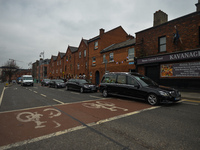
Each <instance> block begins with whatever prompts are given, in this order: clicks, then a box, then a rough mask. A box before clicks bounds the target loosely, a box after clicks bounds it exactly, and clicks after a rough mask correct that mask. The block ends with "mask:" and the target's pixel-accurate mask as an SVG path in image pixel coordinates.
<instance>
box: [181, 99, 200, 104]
mask: <svg viewBox="0 0 200 150" xmlns="http://www.w3.org/2000/svg"><path fill="white" fill-rule="evenodd" d="M182 101H187V102H194V103H200V101H195V100H188V99H183V100H182Z"/></svg>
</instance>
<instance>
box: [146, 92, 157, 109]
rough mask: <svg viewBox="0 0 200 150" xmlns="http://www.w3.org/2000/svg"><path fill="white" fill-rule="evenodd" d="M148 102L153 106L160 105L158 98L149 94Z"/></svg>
mask: <svg viewBox="0 0 200 150" xmlns="http://www.w3.org/2000/svg"><path fill="white" fill-rule="evenodd" d="M147 101H148V103H149V104H150V105H152V106H155V105H157V104H158V103H159V101H158V98H157V96H156V95H155V94H149V95H148V97H147Z"/></svg>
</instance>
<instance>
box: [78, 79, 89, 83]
mask: <svg viewBox="0 0 200 150" xmlns="http://www.w3.org/2000/svg"><path fill="white" fill-rule="evenodd" d="M78 82H79V83H80V84H86V83H88V82H87V81H86V80H78Z"/></svg>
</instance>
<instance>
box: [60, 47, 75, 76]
mask: <svg viewBox="0 0 200 150" xmlns="http://www.w3.org/2000/svg"><path fill="white" fill-rule="evenodd" d="M77 51H78V48H77V47H73V46H68V48H67V51H66V54H65V56H64V58H63V59H64V78H66V79H68V78H74V77H75V66H76V65H75V53H76V52H77Z"/></svg>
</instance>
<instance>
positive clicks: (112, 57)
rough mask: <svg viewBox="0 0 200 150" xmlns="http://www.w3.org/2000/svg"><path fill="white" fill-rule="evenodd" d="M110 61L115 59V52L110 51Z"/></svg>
mask: <svg viewBox="0 0 200 150" xmlns="http://www.w3.org/2000/svg"><path fill="white" fill-rule="evenodd" d="M109 61H111V62H112V61H114V53H110V57H109Z"/></svg>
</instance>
